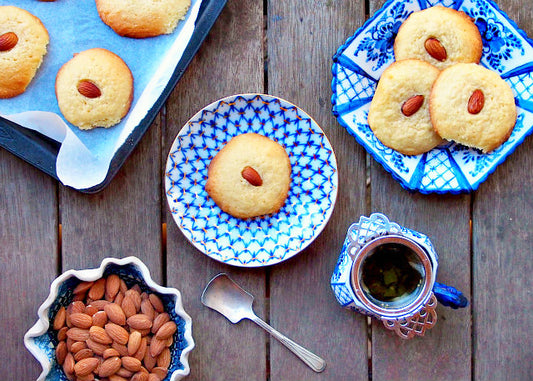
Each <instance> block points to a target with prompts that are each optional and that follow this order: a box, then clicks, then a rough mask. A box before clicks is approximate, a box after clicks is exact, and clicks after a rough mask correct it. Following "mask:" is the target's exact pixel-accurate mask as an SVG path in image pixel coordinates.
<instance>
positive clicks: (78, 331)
mask: <svg viewBox="0 0 533 381" xmlns="http://www.w3.org/2000/svg"><path fill="white" fill-rule="evenodd" d="M67 337H68V338H70V339H72V340H74V341H85V340H87V339H88V338H90V334H89V330H88V329H83V328H76V327H74V328H71V329H69V330H68V331H67Z"/></svg>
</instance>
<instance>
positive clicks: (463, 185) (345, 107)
mask: <svg viewBox="0 0 533 381" xmlns="http://www.w3.org/2000/svg"><path fill="white" fill-rule="evenodd" d="M434 5H443V6H446V7H450V8H454V9H457V10H460V11H464V12H466V13H467V14H468V15H469V16H470V17H472V18H473V19H474V20H475V23H476V25H477V26H478V28H479V30H480V32H481V37H482V39H483V55H482V57H481V65H483V66H485V67H487V68H489V69H491V70H494V71H496V72H497V73H498V74H500V75H501V76H502V78H503V79H504V80H505V81H506V82H507V83H508V84H509V85H510V86H511V88H512V90H513V93H514V95H515V101H516V105H517V111H518V118H517V121H516V125H515V128H514V130H513V133H512V135H511V137H510V138H509V140H507V142H505V143H504V144H503V145H501V146H500V147H499V148H497V149H496V150H494V151H492V152H491V153H489V154H482V153H481V152H480V151H477V150H475V149H470V148H467V147H464V146H462V145H459V144H455V143H447V144H443V145H441V146H439V147H436V148H434V149H433V150H431V151H429V152H427V153H425V154H422V155H416V156H406V155H402V154H400V153H399V152H396V151H395V150H393V149H390V148H387V147H385V146H384V145H383V144H381V142H380V141H379V140H377V139H376V137H375V136H374V134H373V133H372V130H371V129H370V127H369V126H368V123H367V116H368V110H369V108H370V102H371V100H372V97H373V95H374V91H375V88H376V85H377V82H378V80H379V78H380V76H381V74H382V73H383V71H384V70H385V69H386V68H387V67H388V66H389V65H390V64H391V63H392V62H393V61H394V51H393V44H394V39H395V37H396V33H397V32H398V28H399V27H400V25H401V24H402V22H403V21H404V20H405V19H406V18H407V17H408V16H409V15H410V14H411V13H412V12H414V11H418V10H421V9H424V8H427V7H431V6H434ZM333 61H334V63H333V68H332V71H333V81H332V91H333V96H332V104H333V113H334V115H335V116H336V117H337V120H338V121H339V123H340V124H341V125H342V126H344V127H345V128H346V129H347V130H348V132H349V133H350V134H352V135H353V136H354V137H355V138H356V139H357V141H358V142H359V143H360V144H361V145H363V146H364V147H365V149H366V150H367V151H368V152H369V153H370V154H371V155H372V156H373V157H374V158H375V159H376V160H377V161H378V162H379V163H381V164H382V165H383V167H384V168H385V169H386V170H387V171H389V172H390V173H391V174H392V176H393V177H394V178H395V179H396V180H397V181H399V182H400V184H401V185H402V186H403V187H404V188H406V189H409V190H416V191H419V192H421V193H461V192H469V191H472V190H475V189H477V188H478V186H479V184H481V183H482V182H483V181H485V180H486V179H487V177H488V175H489V174H491V173H492V172H493V171H494V170H495V169H496V167H497V166H498V165H499V164H500V163H502V162H503V161H504V160H505V158H506V157H507V156H508V155H509V154H511V153H512V152H513V151H514V150H515V148H516V147H517V146H518V145H519V144H520V143H521V142H522V141H523V140H524V138H525V137H526V136H527V135H529V134H530V133H531V132H532V129H533V74H532V72H533V62H532V61H533V41H532V40H530V39H529V38H528V37H527V36H526V34H525V33H524V32H523V31H522V30H520V29H518V27H517V26H516V24H515V23H514V22H513V21H512V20H511V19H509V17H508V16H507V15H506V14H505V13H504V12H502V11H501V10H500V9H499V8H498V7H497V5H496V4H494V3H493V2H492V1H490V0H389V1H387V2H386V3H385V4H384V5H383V7H382V8H381V9H380V10H379V11H377V12H376V14H375V15H374V16H373V17H372V18H371V19H369V20H368V21H367V22H366V23H365V24H364V25H363V27H362V28H360V29H359V30H357V32H356V33H355V35H353V36H352V37H350V38H349V39H348V40H347V41H346V43H345V44H344V45H342V46H341V47H340V48H339V50H338V51H337V53H336V54H335V56H334V57H333Z"/></svg>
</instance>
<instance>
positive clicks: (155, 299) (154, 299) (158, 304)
mask: <svg viewBox="0 0 533 381" xmlns="http://www.w3.org/2000/svg"><path fill="white" fill-rule="evenodd" d="M148 299H150V302H151V303H152V306H154V309H155V310H156V311H157V312H159V313H163V312H165V307H164V306H163V302H162V301H161V299H160V298H159V296H157V295H156V294H149V295H148Z"/></svg>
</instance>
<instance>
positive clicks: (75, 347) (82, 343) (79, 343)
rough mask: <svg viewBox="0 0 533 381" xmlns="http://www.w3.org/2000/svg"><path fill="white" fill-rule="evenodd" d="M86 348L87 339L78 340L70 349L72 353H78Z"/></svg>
mask: <svg viewBox="0 0 533 381" xmlns="http://www.w3.org/2000/svg"><path fill="white" fill-rule="evenodd" d="M85 348H87V344H86V343H85V341H76V342H75V343H73V344H72V345H71V346H70V351H71V352H72V354H76V353H78V352H79V351H81V350H82V349H85Z"/></svg>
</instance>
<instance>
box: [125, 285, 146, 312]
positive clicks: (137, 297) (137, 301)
mask: <svg viewBox="0 0 533 381" xmlns="http://www.w3.org/2000/svg"><path fill="white" fill-rule="evenodd" d="M127 296H129V297H131V298H132V301H133V304H134V305H135V311H136V312H137V311H139V310H140V309H141V302H142V299H141V294H140V293H139V292H138V291H137V290H136V289H134V288H130V289H129V290H128V291H126V293H125V294H124V298H126V297H127Z"/></svg>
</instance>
